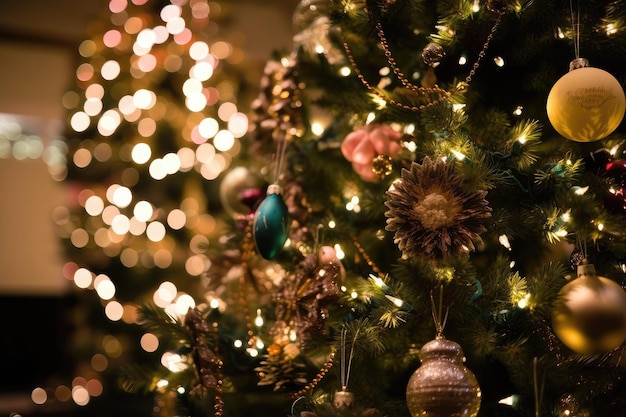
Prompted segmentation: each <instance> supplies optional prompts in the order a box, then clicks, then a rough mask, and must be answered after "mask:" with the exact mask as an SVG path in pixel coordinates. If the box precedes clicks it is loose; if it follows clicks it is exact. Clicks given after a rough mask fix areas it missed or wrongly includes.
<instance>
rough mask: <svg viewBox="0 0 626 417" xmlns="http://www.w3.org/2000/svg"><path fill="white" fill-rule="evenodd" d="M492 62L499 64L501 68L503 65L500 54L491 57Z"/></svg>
mask: <svg viewBox="0 0 626 417" xmlns="http://www.w3.org/2000/svg"><path fill="white" fill-rule="evenodd" d="M493 62H494V63H495V64H496V65H497V66H499V67H500V68H502V67H503V66H504V58H502V57H501V56H497V57H495V58H494V59H493Z"/></svg>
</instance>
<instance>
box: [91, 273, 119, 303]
mask: <svg viewBox="0 0 626 417" xmlns="http://www.w3.org/2000/svg"><path fill="white" fill-rule="evenodd" d="M94 287H95V289H96V293H98V296H99V297H100V298H101V299H103V300H110V299H111V298H113V296H114V295H115V285H114V284H113V282H112V281H111V280H110V279H108V278H107V279H103V280H101V281H99V282H98V283H97V285H96V284H95V283H94Z"/></svg>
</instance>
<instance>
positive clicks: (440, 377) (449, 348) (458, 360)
mask: <svg viewBox="0 0 626 417" xmlns="http://www.w3.org/2000/svg"><path fill="white" fill-rule="evenodd" d="M420 359H421V360H422V364H421V366H420V367H419V368H418V369H417V370H416V371H415V372H414V373H413V375H412V376H411V378H410V379H409V383H408V385H407V387H406V401H407V405H408V407H409V411H410V412H411V415H412V416H413V417H475V416H476V415H477V414H478V410H479V409H480V397H481V392H480V387H479V386H478V381H477V380H476V377H475V376H474V374H473V373H472V372H471V371H470V370H469V369H467V368H466V367H465V366H464V365H463V351H462V349H461V346H459V344H457V343H455V342H453V341H451V340H447V339H446V338H444V337H443V336H437V338H436V339H435V340H432V341H430V342H428V343H426V344H425V345H424V346H423V347H422V349H421V350H420Z"/></svg>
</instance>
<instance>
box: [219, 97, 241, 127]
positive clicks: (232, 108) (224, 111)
mask: <svg viewBox="0 0 626 417" xmlns="http://www.w3.org/2000/svg"><path fill="white" fill-rule="evenodd" d="M235 113H237V106H236V105H235V104H234V103H230V102H226V103H222V104H221V105H220V107H219V108H218V109H217V116H218V117H219V118H220V119H222V120H223V121H225V122H226V121H228V120H229V119H230V118H231V117H232V116H233V114H235Z"/></svg>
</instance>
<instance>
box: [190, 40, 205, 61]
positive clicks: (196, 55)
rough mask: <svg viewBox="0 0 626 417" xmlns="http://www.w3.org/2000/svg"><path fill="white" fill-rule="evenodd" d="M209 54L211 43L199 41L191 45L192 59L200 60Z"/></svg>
mask: <svg viewBox="0 0 626 417" xmlns="http://www.w3.org/2000/svg"><path fill="white" fill-rule="evenodd" d="M207 55H209V45H207V44H206V42H202V41H197V42H194V43H192V44H191V46H189V56H190V57H191V59H195V60H196V61H199V60H201V59H204V58H206V56H207Z"/></svg>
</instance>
